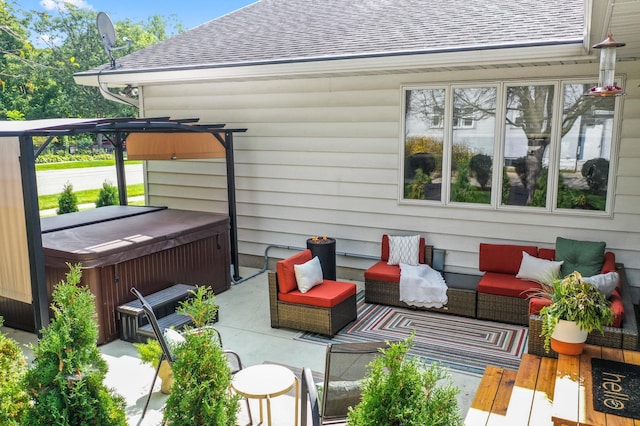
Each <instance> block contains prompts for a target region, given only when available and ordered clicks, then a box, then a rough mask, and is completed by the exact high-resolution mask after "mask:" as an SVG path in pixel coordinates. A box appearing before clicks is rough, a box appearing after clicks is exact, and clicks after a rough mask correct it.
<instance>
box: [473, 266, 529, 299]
mask: <svg viewBox="0 0 640 426" xmlns="http://www.w3.org/2000/svg"><path fill="white" fill-rule="evenodd" d="M541 288H542V287H541V286H540V284H538V283H536V282H533V281H527V280H521V279H520V278H516V276H515V275H510V274H498V273H496V272H485V274H484V275H483V276H482V278H481V279H480V282H479V283H478V293H487V294H495V295H498V296H509V297H518V298H520V299H526V298H527V297H528V296H529V295H531V293H535V292H536V291H538V290H540V289H541Z"/></svg>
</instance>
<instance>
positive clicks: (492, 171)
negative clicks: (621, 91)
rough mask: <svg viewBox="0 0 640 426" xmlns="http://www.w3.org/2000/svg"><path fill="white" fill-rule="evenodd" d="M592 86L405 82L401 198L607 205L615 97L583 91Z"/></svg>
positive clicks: (548, 207) (527, 205)
mask: <svg viewBox="0 0 640 426" xmlns="http://www.w3.org/2000/svg"><path fill="white" fill-rule="evenodd" d="M591 86H593V82H591V81H583V82H579V81H577V82H565V81H547V82H540V83H528V82H527V83H516V82H513V83H501V84H495V85H475V86H474V85H464V86H463V85H447V86H440V87H416V88H405V100H406V103H405V106H404V108H405V114H404V144H403V149H404V153H403V154H404V155H403V158H404V180H403V184H404V185H403V188H404V192H403V199H404V200H426V201H428V202H437V203H439V204H443V205H454V204H455V205H469V206H474V205H475V206H477V207H480V206H485V207H487V208H494V209H495V208H520V209H527V210H530V211H536V210H537V211H547V212H548V211H567V210H571V211H574V212H577V211H584V210H590V211H607V210H608V207H607V206H608V204H610V203H609V202H608V200H609V199H610V197H611V188H610V185H609V184H608V183H609V174H610V167H609V161H610V158H611V151H612V148H613V146H614V143H613V138H614V128H615V103H616V102H615V99H614V98H598V97H588V96H583V94H584V93H586V92H587V90H588V88H589V87H591ZM498 129H501V130H500V131H499V132H498Z"/></svg>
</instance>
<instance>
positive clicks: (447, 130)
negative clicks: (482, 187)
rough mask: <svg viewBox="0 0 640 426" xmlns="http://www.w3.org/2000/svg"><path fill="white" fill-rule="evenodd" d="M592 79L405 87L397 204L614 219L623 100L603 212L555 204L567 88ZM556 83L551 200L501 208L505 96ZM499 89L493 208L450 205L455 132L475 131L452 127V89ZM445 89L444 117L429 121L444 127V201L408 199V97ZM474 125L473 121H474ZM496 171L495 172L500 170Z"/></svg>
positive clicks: (617, 114)
mask: <svg viewBox="0 0 640 426" xmlns="http://www.w3.org/2000/svg"><path fill="white" fill-rule="evenodd" d="M618 80H619V81H622V82H624V81H623V80H624V78H619V79H618ZM593 81H594V79H593V78H585V77H575V78H547V79H541V80H509V81H499V82H495V81H494V82H487V81H477V82H465V83H462V84H456V83H451V84H433V85H431V84H425V85H403V86H401V92H402V94H403V96H402V97H401V99H403V104H402V106H401V111H402V112H401V129H402V130H401V135H402V136H401V137H400V143H399V149H400V155H399V158H400V161H399V167H400V168H399V170H400V173H399V174H398V175H399V185H398V187H399V191H398V202H399V203H400V204H418V205H430V206H445V207H456V208H458V207H460V208H472V209H475V210H486V209H491V210H507V211H521V212H526V213H547V214H563V215H579V216H596V217H603V216H605V217H612V216H613V200H614V198H615V184H616V181H615V176H616V166H617V161H614V160H615V159H616V158H618V149H619V144H620V126H621V109H622V108H621V107H622V105H621V102H622V100H621V99H620V97H619V98H617V99H616V101H615V107H614V118H613V120H614V125H613V129H612V135H611V148H610V152H609V164H610V165H609V177H608V179H609V180H608V184H607V200H606V207H605V210H604V211H598V210H580V209H562V208H558V207H556V206H557V198H558V178H559V173H560V167H559V162H558V159H559V156H560V149H561V126H562V118H563V100H564V87H565V84H583V83H591V82H593ZM545 84H546V85H554V107H553V116H552V120H553V126H552V130H551V135H550V138H551V142H550V144H549V147H548V149H549V153H548V155H549V166H548V173H549V174H548V181H547V197H546V206H545V207H535V206H510V205H502V204H501V202H502V201H501V193H502V191H501V188H502V180H503V179H502V169H503V167H504V138H505V128H506V93H507V88H508V87H514V86H529V85H545ZM492 86H494V87H496V91H497V94H496V118H495V125H496V129H495V145H494V152H493V154H494V155H493V167H494V169H493V173H492V176H493V177H494V178H492V186H491V194H492V197H491V203H490V204H476V203H461V202H452V201H450V200H449V199H450V191H451V156H450V154H449V153H450V152H451V147H452V143H453V142H452V132H453V129H459V128H471V127H473V126H471V127H454V126H453V121H454V118H453V111H452V110H453V91H454V89H457V88H465V87H471V88H472V87H492ZM438 89H440V90H444V91H445V108H444V111H443V115H440V117H441V120H440V125H441V126H442V127H440V126H438V127H436V126H433V123H432V121H430V122H429V127H430V128H443V129H444V132H443V137H444V140H443V148H442V149H443V158H442V190H441V194H442V196H441V199H440V200H438V201H436V200H416V199H407V198H404V185H405V180H404V166H405V164H404V150H405V142H406V140H405V135H406V128H405V126H406V121H405V117H406V111H407V105H406V99H407V96H406V95H407V92H408V91H411V90H438ZM473 124H474V125H475V120H474V123H473ZM496 167H497V168H496Z"/></svg>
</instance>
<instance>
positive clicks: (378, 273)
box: [364, 260, 400, 283]
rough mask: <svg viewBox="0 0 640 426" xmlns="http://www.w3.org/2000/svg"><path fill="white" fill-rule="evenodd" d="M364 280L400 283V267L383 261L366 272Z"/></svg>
mask: <svg viewBox="0 0 640 426" xmlns="http://www.w3.org/2000/svg"><path fill="white" fill-rule="evenodd" d="M364 279H365V280H374V281H388V282H392V283H399V282H400V267H399V266H398V265H387V261H386V260H381V261H380V262H377V263H376V264H375V265H373V266H372V267H370V268H369V269H367V270H366V271H364Z"/></svg>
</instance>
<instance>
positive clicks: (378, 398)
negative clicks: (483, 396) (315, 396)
mask: <svg viewBox="0 0 640 426" xmlns="http://www.w3.org/2000/svg"><path fill="white" fill-rule="evenodd" d="M413 338H414V335H412V336H411V337H409V338H408V339H406V340H403V341H400V342H397V343H391V344H390V345H389V347H388V348H387V349H381V350H380V352H381V354H380V355H378V356H376V358H375V359H374V360H373V361H372V363H371V365H370V367H371V370H370V371H369V373H368V374H367V376H366V377H365V380H364V383H363V388H362V399H361V401H360V403H359V404H358V405H356V406H355V407H354V408H350V409H349V414H348V417H347V425H348V426H368V425H400V424H402V425H407V426H410V425H415V426H418V425H420V426H422V425H447V426H456V425H462V417H461V415H460V410H459V408H458V402H457V399H456V396H457V394H458V392H459V389H458V388H456V387H455V386H453V385H452V384H451V382H450V377H449V375H448V373H447V371H446V370H445V369H444V368H442V367H441V366H440V365H439V364H437V363H434V364H431V365H425V364H424V363H423V362H421V361H420V359H419V358H417V357H411V356H408V355H407V354H408V352H409V349H410V348H411V345H412V342H413Z"/></svg>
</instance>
